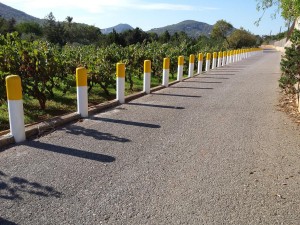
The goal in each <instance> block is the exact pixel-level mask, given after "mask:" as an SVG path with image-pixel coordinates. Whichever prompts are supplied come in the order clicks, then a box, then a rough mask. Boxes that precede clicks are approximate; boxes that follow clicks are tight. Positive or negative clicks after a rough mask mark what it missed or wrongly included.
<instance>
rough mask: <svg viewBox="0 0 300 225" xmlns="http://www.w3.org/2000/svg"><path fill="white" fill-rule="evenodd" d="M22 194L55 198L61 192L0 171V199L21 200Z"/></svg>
mask: <svg viewBox="0 0 300 225" xmlns="http://www.w3.org/2000/svg"><path fill="white" fill-rule="evenodd" d="M22 194H31V195H36V196H39V197H55V198H60V197H61V196H62V193H60V192H58V191H56V190H55V189H54V188H52V187H50V186H44V185H41V184H39V183H37V182H30V181H28V180H26V179H24V178H21V177H15V176H13V177H11V176H8V175H7V174H5V173H4V172H2V171H0V199H5V200H22V199H23V197H22ZM0 222H1V220H0ZM0 224H2V223H0Z"/></svg>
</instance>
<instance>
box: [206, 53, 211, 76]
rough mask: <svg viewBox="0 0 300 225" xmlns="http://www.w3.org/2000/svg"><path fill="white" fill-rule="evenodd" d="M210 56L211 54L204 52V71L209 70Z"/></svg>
mask: <svg viewBox="0 0 300 225" xmlns="http://www.w3.org/2000/svg"><path fill="white" fill-rule="evenodd" d="M210 58H211V54H210V53H207V54H206V62H205V71H206V72H208V71H209V70H210Z"/></svg>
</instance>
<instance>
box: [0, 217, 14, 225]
mask: <svg viewBox="0 0 300 225" xmlns="http://www.w3.org/2000/svg"><path fill="white" fill-rule="evenodd" d="M0 224H1V225H18V224H16V223H14V222H11V221H8V220H6V219H4V218H2V217H0Z"/></svg>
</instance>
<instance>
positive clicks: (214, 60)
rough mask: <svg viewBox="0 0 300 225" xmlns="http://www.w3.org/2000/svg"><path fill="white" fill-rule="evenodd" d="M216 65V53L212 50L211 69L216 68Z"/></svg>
mask: <svg viewBox="0 0 300 225" xmlns="http://www.w3.org/2000/svg"><path fill="white" fill-rule="evenodd" d="M216 65H217V53H216V52H214V53H213V61H212V67H211V68H212V69H215V68H216Z"/></svg>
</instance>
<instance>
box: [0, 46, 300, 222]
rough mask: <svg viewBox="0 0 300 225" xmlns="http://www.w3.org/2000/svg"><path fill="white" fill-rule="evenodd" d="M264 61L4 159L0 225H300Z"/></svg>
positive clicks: (298, 132) (297, 154) (294, 170)
mask: <svg viewBox="0 0 300 225" xmlns="http://www.w3.org/2000/svg"><path fill="white" fill-rule="evenodd" d="M279 61H280V54H279V53H277V52H274V51H267V52H265V53H264V54H263V55H261V56H256V57H252V58H249V59H247V60H244V61H242V62H238V63H235V64H231V65H230V66H226V67H224V68H220V69H218V70H214V71H211V72H209V73H208V74H205V75H201V76H197V77H195V78H192V79H189V80H186V81H184V82H181V83H178V84H176V85H174V86H171V87H170V88H167V89H163V90H161V91H158V92H156V93H153V94H150V95H147V96H145V97H142V98H139V99H137V100H135V101H132V102H130V103H129V104H124V105H121V106H118V107H116V108H113V109H111V110H108V111H106V112H104V113H100V114H97V115H95V116H94V117H91V118H89V119H85V120H83V121H81V122H77V123H73V124H71V125H68V126H66V127H63V128H61V129H58V130H56V131H55V132H53V133H51V134H48V135H46V136H43V137H41V138H38V139H34V140H31V141H26V142H24V143H22V144H19V145H13V146H11V147H10V148H9V149H7V150H5V151H3V152H0V224H19V225H35V224H43V225H44V224H56V225H57V224H60V225H63V224H76V225H77V224H78V225H83V224H88V225H91V224H96V225H98V224H113V225H118V224H130V225H133V224H139V225H144V224H172V225H175V224H195V225H199V224H237V225H244V224H272V225H274V224H300V188H299V183H300V163H299V158H300V129H299V127H298V126H297V125H296V124H295V123H293V122H292V120H291V119H290V118H288V116H287V115H286V114H284V113H283V112H280V111H278V110H277V106H276V105H277V104H278V96H279V94H278V91H279V89H278V82H277V80H278V78H279V76H280V69H279Z"/></svg>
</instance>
